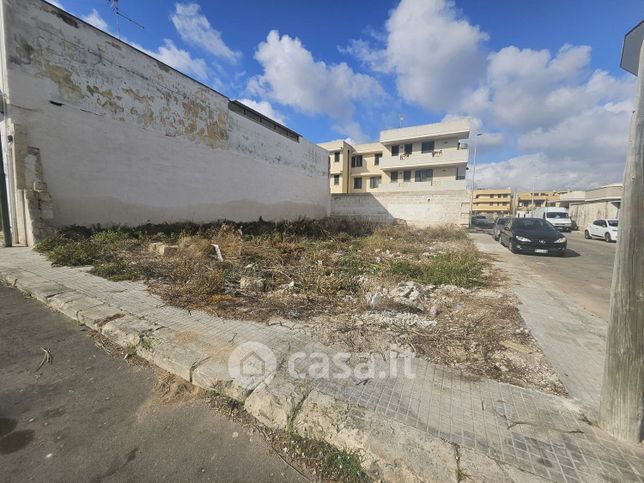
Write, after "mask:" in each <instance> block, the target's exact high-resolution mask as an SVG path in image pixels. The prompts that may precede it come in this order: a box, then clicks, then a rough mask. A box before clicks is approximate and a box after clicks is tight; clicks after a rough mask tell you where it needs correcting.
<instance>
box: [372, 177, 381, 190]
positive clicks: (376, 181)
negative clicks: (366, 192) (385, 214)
mask: <svg viewBox="0 0 644 483" xmlns="http://www.w3.org/2000/svg"><path fill="white" fill-rule="evenodd" d="M381 181H382V176H372V177H371V178H369V188H371V189H375V188H377V187H378V186H380V182H381Z"/></svg>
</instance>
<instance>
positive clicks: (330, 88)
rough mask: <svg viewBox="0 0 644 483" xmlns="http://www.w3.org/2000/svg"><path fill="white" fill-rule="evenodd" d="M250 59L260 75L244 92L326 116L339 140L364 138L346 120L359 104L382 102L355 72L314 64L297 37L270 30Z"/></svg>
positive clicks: (376, 88) (378, 90) (376, 89)
mask: <svg viewBox="0 0 644 483" xmlns="http://www.w3.org/2000/svg"><path fill="white" fill-rule="evenodd" d="M255 59H257V61H258V62H259V63H260V64H261V65H262V68H263V73H262V74H261V75H259V76H255V77H253V78H251V80H250V81H249V83H248V90H249V91H250V92H251V93H253V94H255V95H258V96H260V97H266V98H270V99H272V100H274V101H277V102H279V103H280V104H283V105H286V106H290V107H293V108H295V109H297V110H299V111H301V112H303V113H306V114H309V115H319V114H326V115H328V116H330V117H332V118H333V119H334V120H335V127H336V129H338V130H339V131H341V132H342V133H343V134H344V135H349V136H351V137H354V138H364V134H362V133H361V131H360V129H359V126H357V124H356V123H355V122H354V121H352V120H351V118H352V116H353V113H354V111H355V105H356V103H358V102H369V103H372V102H376V101H378V100H379V99H381V98H382V97H384V91H383V90H382V87H381V86H380V84H379V83H378V81H376V80H375V79H374V78H373V77H371V76H369V75H366V74H360V73H356V72H354V71H353V70H352V69H351V68H350V67H349V66H348V65H347V64H346V63H344V62H343V63H340V64H326V63H325V62H321V61H316V60H315V59H314V58H313V55H312V54H311V52H310V51H308V50H307V49H306V48H305V47H304V46H303V45H302V43H301V42H300V40H299V39H298V38H293V37H290V36H288V35H282V36H280V34H279V33H278V32H277V31H276V30H273V31H271V32H270V33H269V34H268V36H267V38H266V40H265V41H264V42H261V43H260V44H259V45H258V47H257V51H256V53H255Z"/></svg>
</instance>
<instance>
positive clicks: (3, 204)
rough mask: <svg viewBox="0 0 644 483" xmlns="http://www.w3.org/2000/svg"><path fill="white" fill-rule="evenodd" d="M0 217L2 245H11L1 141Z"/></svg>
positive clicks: (0, 144)
mask: <svg viewBox="0 0 644 483" xmlns="http://www.w3.org/2000/svg"><path fill="white" fill-rule="evenodd" d="M0 217H1V219H2V231H3V233H4V246H5V247H10V246H12V245H13V243H12V240H11V219H10V218H9V197H8V196H7V176H6V175H5V172H4V158H3V150H2V143H0Z"/></svg>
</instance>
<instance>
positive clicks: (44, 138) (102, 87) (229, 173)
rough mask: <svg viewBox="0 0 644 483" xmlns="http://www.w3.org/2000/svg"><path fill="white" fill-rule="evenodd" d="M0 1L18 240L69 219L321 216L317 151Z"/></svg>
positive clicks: (85, 32) (151, 64)
mask: <svg viewBox="0 0 644 483" xmlns="http://www.w3.org/2000/svg"><path fill="white" fill-rule="evenodd" d="M1 1H2V3H1V6H2V10H1V15H2V18H1V19H0V21H1V22H0V26H1V35H0V42H1V43H2V45H1V48H2V52H1V53H2V56H1V57H2V62H1V64H2V65H1V66H0V69H2V72H1V88H2V93H3V95H4V101H5V104H4V109H5V110H4V118H3V119H2V122H1V125H0V129H1V130H2V132H1V134H2V139H3V148H4V154H5V156H4V157H5V163H6V168H7V170H8V177H9V190H10V202H9V206H10V208H11V210H12V221H13V223H12V225H13V229H14V232H15V233H16V234H14V237H16V238H18V241H19V242H21V243H25V242H28V243H29V244H31V243H32V242H33V240H34V238H38V237H39V236H41V235H43V234H44V233H43V232H45V231H47V229H48V228H49V227H51V226H54V227H59V226H63V225H69V224H80V225H89V224H96V223H101V224H103V225H109V224H130V225H135V224H140V223H145V222H148V221H149V222H165V221H168V222H171V221H188V220H190V221H197V222H205V221H213V220H217V219H223V218H227V219H232V220H238V221H249V220H256V219H258V218H259V217H260V216H262V217H263V218H264V219H267V220H271V219H272V220H275V219H293V218H296V217H303V216H306V217H314V218H315V217H323V216H326V215H327V214H328V209H329V193H328V191H329V189H328V176H327V153H326V151H324V150H323V149H321V148H319V147H318V146H316V145H314V144H312V143H310V142H308V141H306V140H304V139H303V138H301V137H300V139H299V142H297V141H294V140H292V139H289V138H287V137H285V136H283V135H281V134H278V133H276V132H274V131H272V130H270V129H268V128H267V127H266V126H263V125H260V124H258V123H257V122H254V121H252V120H250V119H247V118H245V117H243V116H241V115H239V114H237V113H234V112H232V111H230V110H229V109H228V99H227V98H226V97H224V96H223V95H221V94H219V93H217V92H215V91H214V90H212V89H210V88H207V87H206V86H204V85H202V84H200V83H198V82H196V81H194V80H192V79H190V78H188V77H186V76H184V75H183V74H180V73H179V72H177V71H175V70H173V69H171V68H169V67H168V66H166V65H164V64H162V63H160V62H158V61H156V60H155V59H153V58H151V57H149V56H147V55H146V54H144V53H142V52H140V51H138V50H136V49H134V48H133V47H131V46H129V45H127V44H124V43H122V42H120V41H118V40H117V39H115V38H113V37H111V36H110V35H108V34H105V33H103V32H101V31H99V30H97V29H95V28H94V27H92V26H90V25H88V24H86V23H83V22H82V21H80V20H78V19H77V18H75V17H73V16H71V15H69V14H66V13H65V12H63V11H61V10H59V9H57V8H55V7H53V6H51V5H49V4H46V3H44V2H42V1H40V0H1ZM16 235H17V236H16Z"/></svg>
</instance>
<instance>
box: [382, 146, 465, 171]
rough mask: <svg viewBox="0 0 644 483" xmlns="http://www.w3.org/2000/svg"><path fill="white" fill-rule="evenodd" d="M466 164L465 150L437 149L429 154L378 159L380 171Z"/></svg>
mask: <svg viewBox="0 0 644 483" xmlns="http://www.w3.org/2000/svg"><path fill="white" fill-rule="evenodd" d="M463 163H467V149H438V150H436V151H433V152H429V153H418V152H416V153H411V154H400V155H398V156H385V157H382V158H380V168H381V169H394V168H401V169H402V168H408V167H411V168H413V167H420V166H445V165H450V164H463Z"/></svg>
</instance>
